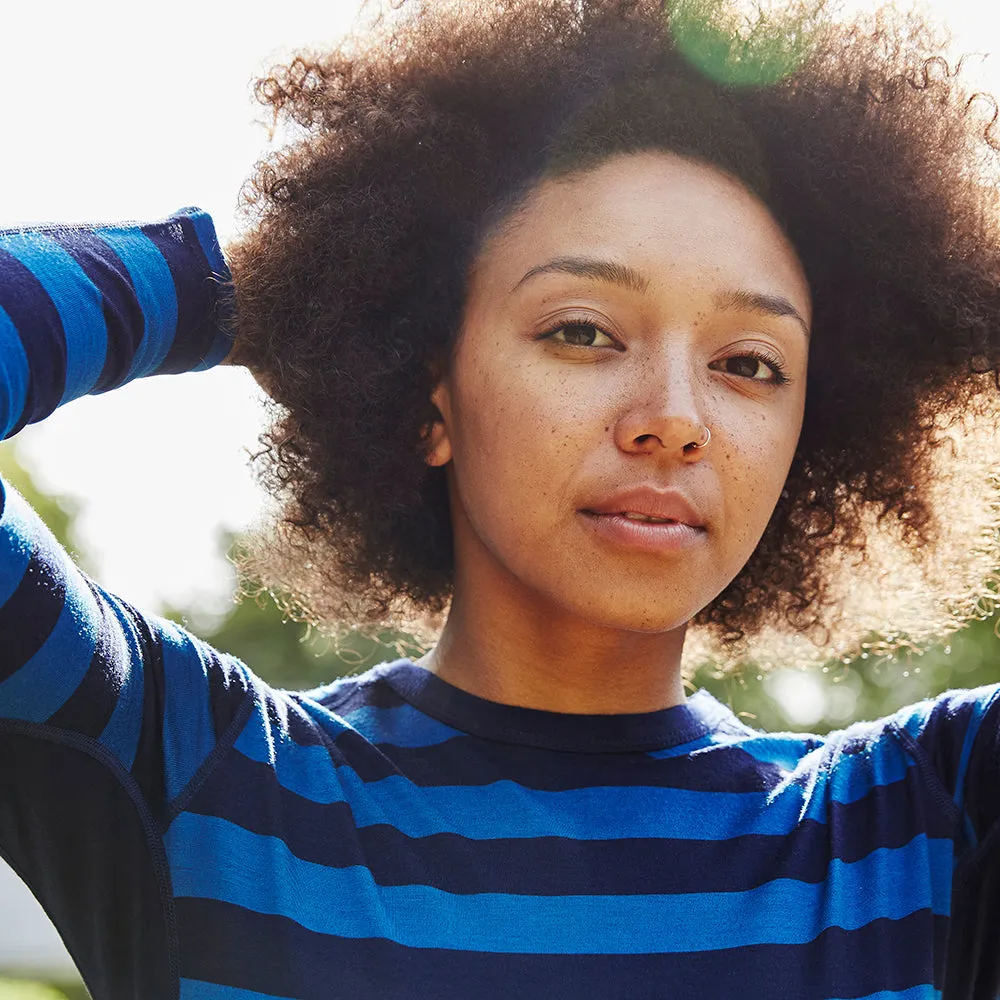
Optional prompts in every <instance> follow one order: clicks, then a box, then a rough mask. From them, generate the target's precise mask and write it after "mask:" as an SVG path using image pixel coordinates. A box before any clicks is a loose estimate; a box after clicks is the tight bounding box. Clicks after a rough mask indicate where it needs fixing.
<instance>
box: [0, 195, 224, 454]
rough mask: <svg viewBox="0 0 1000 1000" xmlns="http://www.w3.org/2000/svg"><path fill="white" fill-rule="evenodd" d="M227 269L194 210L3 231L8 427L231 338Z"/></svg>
mask: <svg viewBox="0 0 1000 1000" xmlns="http://www.w3.org/2000/svg"><path fill="white" fill-rule="evenodd" d="M228 279H229V270H228V268H227V267H226V263H225V260H224V258H223V256H222V251H221V249H220V248H219V244H218V241H217V239H216V236H215V229H214V227H213V225H212V221H211V219H210V218H209V217H208V216H207V215H206V214H205V213H204V212H201V211H199V210H197V209H184V210H182V211H181V212H178V213H177V215H175V216H172V217H170V218H169V219H165V220H164V221H162V222H157V223H153V224H151V225H142V226H140V225H138V224H136V225H118V226H70V227H65V226H63V227H60V226H51V227H45V226H43V227H34V228H31V229H20V230H0V437H9V436H10V435H11V434H15V433H17V431H18V430H20V429H21V427H23V426H24V425H25V424H27V423H33V422H35V421H37V420H42V419H43V418H44V417H47V416H48V415H49V414H50V413H51V412H52V411H53V410H54V409H55V408H56V407H57V406H60V405H61V404H63V403H66V402H69V401H70V400H71V399H76V398H78V397H79V396H84V395H87V394H88V393H97V392H106V391H107V390H109V389H114V388H117V387H118V386H120V385H124V384H125V383H126V382H128V381H130V380H131V379H133V378H140V377H142V376H146V375H160V374H166V373H172V372H185V371H193V370H199V369H203V368H210V367H212V366H213V365H215V364H217V363H218V362H220V361H221V360H222V359H223V358H224V357H225V355H226V354H227V353H228V352H229V350H230V348H231V346H232V338H231V333H230V331H229V326H230V320H231V315H232V299H231V290H230V286H229V285H228V284H227V282H228Z"/></svg>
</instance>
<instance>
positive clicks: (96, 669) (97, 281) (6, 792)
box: [0, 210, 250, 996]
mask: <svg viewBox="0 0 1000 1000" xmlns="http://www.w3.org/2000/svg"><path fill="white" fill-rule="evenodd" d="M227 282H228V270H227V268H226V265H225V261H224V260H223V257H222V253H221V251H220V249H219V245H218V243H217V241H216V238H215V232H214V228H213V226H212V222H211V220H210V219H209V217H208V216H207V215H205V214H204V213H202V212H198V211H196V210H187V211H184V212H181V213H179V214H178V215H176V216H174V217H172V218H170V219H167V220H165V221H163V222H159V223H155V224H153V225H146V226H140V225H125V226H114V227H94V226H87V227H51V228H49V227H42V228H32V229H30V230H19V231H0V432H2V436H9V435H11V434H13V433H16V432H17V430H18V429H20V428H21V427H23V426H24V425H25V424H26V423H30V422H33V421H37V420H41V419H42V418H44V417H45V416H47V415H48V414H49V413H51V412H52V411H53V410H54V409H55V407H56V406H58V405H60V404H61V403H65V402H67V401H69V400H71V399H74V398H76V397H78V396H82V395H85V394H86V393H92V392H104V391H107V390H109V389H113V388H115V387H116V386H119V385H122V384H124V383H125V382H128V381H129V380H131V379H133V378H137V377H140V376H144V375H156V374H162V373H167V372H182V371H191V370H197V369H203V368H208V367H211V366H212V365H213V364H216V363H218V362H219V361H220V360H221V359H223V358H224V357H225V355H226V354H227V353H228V352H229V350H230V347H231V334H230V325H231V324H230V316H231V299H230V286H229V285H228V284H227ZM249 687H250V676H249V674H248V672H247V671H246V668H245V667H244V666H243V665H242V664H241V663H240V662H239V661H237V660H235V659H234V658H232V657H227V656H224V655H223V654H220V653H217V652H216V651H215V650H213V649H212V648H211V647H209V646H208V645H206V644H205V643H202V642H200V641H199V640H198V639H196V638H195V637H193V636H191V635H189V634H188V633H186V632H185V631H184V630H183V629H181V628H180V627H179V626H177V625H175V624H173V623H171V622H168V621H165V620H162V619H159V618H156V617H154V616H150V615H144V614H141V613H140V612H139V611H137V610H136V609H134V608H132V607H131V606H130V605H128V604H127V603H126V602H125V601H123V600H121V599H120V598H118V597H116V596H115V595H113V594H109V593H108V592H106V591H105V590H103V589H102V588H101V587H99V586H98V585H97V584H95V583H94V582H93V581H92V580H90V579H89V578H88V577H87V576H86V575H85V574H84V573H82V572H81V571H80V570H79V569H78V568H77V567H76V566H75V565H74V563H73V561H72V560H71V559H70V557H69V555H68V554H67V553H66V552H65V551H64V550H63V549H62V547H61V546H60V545H59V544H58V543H57V541H56V540H55V538H54V537H53V536H52V534H51V533H50V532H49V531H48V529H47V528H46V527H45V525H44V524H43V523H42V522H41V520H40V519H39V518H38V516H37V515H36V514H35V512H34V511H33V510H32V509H31V508H30V507H29V505H28V504H27V503H26V502H25V501H24V499H23V498H22V497H21V496H19V495H18V494H17V493H16V492H15V491H14V490H13V489H11V488H10V487H9V486H5V485H4V484H3V483H2V481H0V855H2V856H3V857H5V858H6V859H7V860H8V861H9V862H10V863H11V864H12V865H13V866H14V868H15V869H16V870H17V871H18V872H19V874H20V875H21V876H22V877H23V878H24V879H25V881H26V882H28V884H29V885H30V886H31V887H32V889H33V890H34V892H35V894H36V895H37V896H38V898H39V899H40V900H41V901H42V903H43V905H44V906H45V907H46V910H47V911H48V913H49V915H50V917H52V919H53V921H54V922H55V923H56V926H57V927H58V928H59V930H60V932H61V933H62V934H63V937H64V939H65V940H66V942H67V944H68V945H69V946H70V950H71V952H72V953H73V954H74V955H75V956H76V957H77V959H78V961H79V962H80V963H81V964H80V967H81V970H82V971H84V973H85V975H86V976H87V979H88V984H89V985H90V987H91V989H92V991H94V995H95V996H126V995H128V996H140V995H142V996H153V995H156V994H154V993H153V992H152V989H153V986H152V985H151V984H156V983H161V984H162V983H164V982H168V981H169V975H170V973H169V969H167V968H166V967H165V966H164V963H165V962H166V959H165V958H164V955H166V950H165V949H166V946H165V944H164V942H165V941H167V940H169V933H168V928H167V927H166V925H163V926H160V923H162V919H161V916H160V915H161V914H163V913H164V912H165V910H164V906H165V903H164V900H165V899H166V897H165V896H164V892H165V887H164V885H163V874H162V864H161V862H160V861H159V860H158V859H159V854H158V852H161V851H162V846H159V845H160V840H159V839H158V838H159V837H160V835H161V833H162V831H163V830H164V829H165V828H166V826H167V825H168V824H169V818H170V815H171V809H172V808H173V805H174V803H176V802H177V801H178V800H179V799H181V798H182V797H183V794H184V792H185V789H186V788H187V787H188V786H189V785H190V784H191V783H192V782H193V781H194V780H195V776H196V775H197V774H199V773H204V769H205V768H206V764H207V762H208V761H209V759H210V758H212V755H213V751H215V750H216V748H217V747H218V746H219V745H220V742H221V741H223V738H224V734H225V733H226V732H228V731H229V730H230V729H231V727H232V725H233V723H234V721H235V720H236V719H237V717H238V716H239V714H240V711H241V709H242V708H243V706H244V705H245V704H246V703H247V693H248V690H249ZM123 872H127V873H128V874H127V878H123V877H122V876H123ZM136 914H141V915H142V916H141V918H139V919H137V918H136ZM163 919H165V918H163ZM126 955H128V956H132V957H131V959H129V960H125V959H124V958H123V956H126ZM83 956H86V961H84V958H83ZM135 956H142V958H141V960H139V961H138V962H136V960H135Z"/></svg>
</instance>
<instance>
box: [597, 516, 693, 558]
mask: <svg viewBox="0 0 1000 1000" xmlns="http://www.w3.org/2000/svg"><path fill="white" fill-rule="evenodd" d="M579 513H580V514H581V515H582V517H583V519H584V523H585V524H586V525H587V527H588V528H589V529H590V530H591V531H593V533H594V534H595V535H596V536H597V538H598V540H599V541H601V542H602V543H604V544H609V545H611V546H613V547H614V548H625V549H633V550H637V551H642V552H657V553H669V552H678V551H682V550H685V549H690V548H692V547H693V546H696V545H698V544H700V543H702V542H703V541H704V539H705V537H706V535H707V531H706V529H705V528H704V527H702V526H701V525H694V524H688V523H687V522H685V521H679V520H676V519H674V518H665V517H655V516H653V515H652V514H645V513H643V512H642V511H624V510H623V511H595V510H581V511H580V512H579Z"/></svg>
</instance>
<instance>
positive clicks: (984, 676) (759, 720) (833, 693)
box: [694, 616, 1000, 733]
mask: <svg viewBox="0 0 1000 1000" xmlns="http://www.w3.org/2000/svg"><path fill="white" fill-rule="evenodd" d="M998 626H1000V618H998V617H997V616H994V617H992V618H990V619H988V620H986V621H980V622H973V623H972V624H971V625H969V626H968V627H967V628H964V629H962V630H960V631H959V632H956V633H955V634H954V635H952V636H950V637H949V638H948V639H946V640H943V641H942V642H940V643H938V644H937V645H936V646H934V647H933V648H931V649H929V650H927V651H926V652H925V653H923V654H911V655H909V656H907V655H900V656H897V657H896V658H894V659H889V658H886V657H872V656H868V655H867V654H863V655H862V656H861V657H858V658H856V659H853V660H849V661H847V662H841V661H834V662H832V663H830V664H827V665H826V666H825V667H823V668H822V670H821V671H819V672H818V673H817V672H815V671H812V672H810V674H809V678H808V679H809V680H810V681H811V682H813V683H814V684H815V683H817V682H818V688H819V691H820V692H821V695H822V699H821V702H820V703H821V704H822V706H823V711H822V714H821V715H820V716H819V717H818V718H817V720H816V721H815V722H798V721H796V720H795V719H794V718H791V717H790V716H789V713H788V712H787V711H786V710H785V709H784V708H783V706H782V703H781V701H780V700H778V699H777V698H776V697H775V692H776V689H778V688H779V687H780V682H781V681H783V680H787V676H782V674H781V673H780V672H779V674H772V675H767V676H764V675H758V674H752V673H749V672H747V673H744V674H743V675H742V676H737V677H727V678H721V677H718V676H715V675H713V674H712V672H711V671H710V670H703V671H701V672H699V673H698V674H697V675H696V676H695V678H694V683H695V686H696V687H704V688H708V690H710V691H711V692H712V693H713V694H714V695H715V696H716V697H717V698H718V699H719V700H720V701H721V702H723V703H725V704H728V705H729V706H730V707H731V708H732V709H733V710H734V711H735V712H736V713H737V714H738V715H740V716H741V717H742V718H743V719H744V721H745V722H747V723H748V724H749V725H751V726H754V727H755V728H758V729H765V730H768V731H769V732H778V731H782V730H789V729H791V730H808V731H810V732H817V733H825V732H828V731H830V730H831V729H840V728H843V727H844V726H846V725H848V724H849V723H851V722H852V721H854V720H857V719H878V718H881V717H882V716H885V715H890V714H891V713H892V712H894V711H896V710H897V709H899V708H902V707H903V706H905V705H911V704H913V703H914V702H918V701H922V700H923V699H924V698H931V697H934V696H935V695H937V694H940V693H941V692H942V691H947V690H948V689H949V688H972V687H978V686H980V685H982V684H993V683H996V682H997V681H998V680H1000V639H998V638H997V634H996V629H997V627H998Z"/></svg>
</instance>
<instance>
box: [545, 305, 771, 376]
mask: <svg viewBox="0 0 1000 1000" xmlns="http://www.w3.org/2000/svg"><path fill="white" fill-rule="evenodd" d="M567 326H591V327H593V328H594V329H595V330H599V331H600V332H601V333H603V334H604V335H605V336H606V337H610V338H611V339H612V340H614V339H615V338H614V336H613V335H612V334H610V333H608V331H607V330H605V329H604V327H602V326H600V325H599V324H598V323H594V322H593V321H592V320H589V319H586V318H584V317H582V316H580V317H573V316H569V317H566V318H563V319H561V320H560V321H559V322H558V323H556V324H555V325H553V326H551V327H550V328H549V329H547V330H544V331H543V332H542V333H540V334H538V337H537V339H538V340H550V339H551V338H552V337H553V336H554V335H555V334H557V333H558V332H559V331H560V330H562V329H564V328H565V327H567ZM557 343H558V341H557ZM562 346H563V347H574V348H583V349H584V350H586V349H587V348H588V347H589V345H587V344H566V343H564V344H563V345H562ZM733 358H753V360H755V361H759V362H761V364H763V365H766V366H767V367H768V368H770V369H771V371H772V372H773V373H774V378H773V379H771V380H765V379H749V381H751V382H763V383H764V384H765V385H768V384H770V385H785V384H787V383H788V382H789V381H790V379H789V377H788V372H787V371H786V370H785V368H784V366H783V365H782V363H781V361H780V360H779V359H778V358H776V357H775V356H774V355H773V354H770V353H769V352H767V351H765V350H763V349H762V348H759V347H751V348H749V349H747V350H745V351H741V352H740V353H739V354H733V355H731V357H730V358H726V359H724V360H726V361H728V360H732V359H733ZM735 377H736V378H746V377H747V376H739V375H737V376H735Z"/></svg>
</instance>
